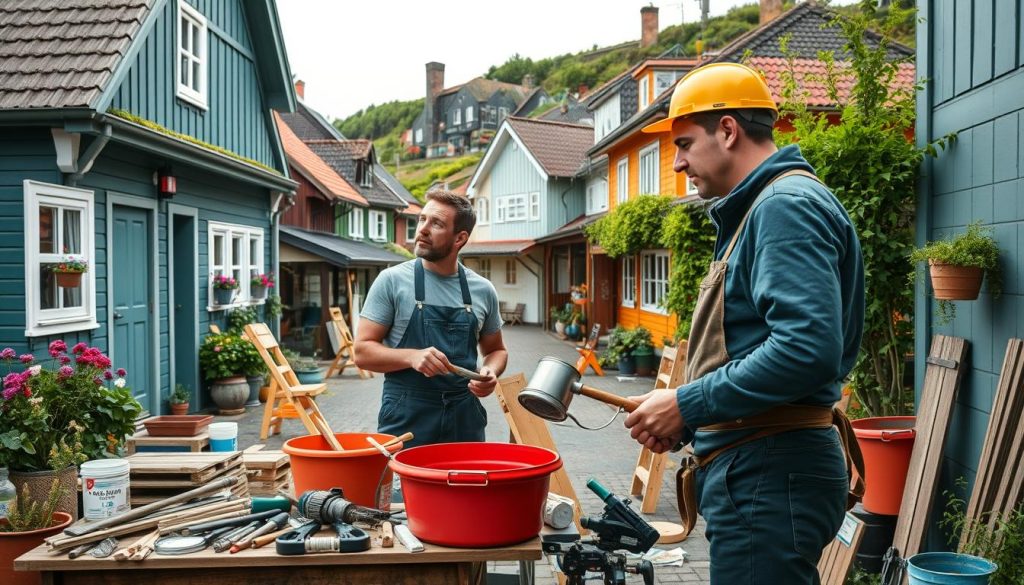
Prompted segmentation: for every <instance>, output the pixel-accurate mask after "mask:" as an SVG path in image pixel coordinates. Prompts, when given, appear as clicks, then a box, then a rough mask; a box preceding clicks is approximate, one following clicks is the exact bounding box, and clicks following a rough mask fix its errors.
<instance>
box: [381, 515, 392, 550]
mask: <svg viewBox="0 0 1024 585" xmlns="http://www.w3.org/2000/svg"><path fill="white" fill-rule="evenodd" d="M393 546H395V530H394V529H393V528H392V527H391V523H390V522H388V521H387V520H385V521H384V522H383V523H382V524H381V525H380V547H381V548H391V547H393Z"/></svg>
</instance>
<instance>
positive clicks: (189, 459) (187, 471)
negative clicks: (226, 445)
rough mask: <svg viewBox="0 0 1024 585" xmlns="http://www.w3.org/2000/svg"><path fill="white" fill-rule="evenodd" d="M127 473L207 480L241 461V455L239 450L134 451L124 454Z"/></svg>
mask: <svg viewBox="0 0 1024 585" xmlns="http://www.w3.org/2000/svg"><path fill="white" fill-rule="evenodd" d="M127 459H128V462H129V467H130V472H129V473H130V476H131V477H132V479H133V480H134V479H135V478H136V477H138V478H140V479H152V478H151V477H149V476H153V475H163V476H168V475H171V476H177V477H178V478H180V477H182V476H187V477H188V478H189V479H190V480H192V481H194V482H198V483H203V482H206V481H209V479H210V478H212V477H215V476H216V475H218V474H220V473H222V472H224V471H226V470H229V469H233V468H235V467H238V466H240V465H241V463H242V454H241V453H240V452H238V451H230V452H217V453H136V454H134V455H130V456H129V457H127Z"/></svg>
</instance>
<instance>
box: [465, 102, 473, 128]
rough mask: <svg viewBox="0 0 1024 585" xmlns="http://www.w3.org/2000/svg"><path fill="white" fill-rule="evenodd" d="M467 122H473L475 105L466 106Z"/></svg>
mask: <svg viewBox="0 0 1024 585" xmlns="http://www.w3.org/2000/svg"><path fill="white" fill-rule="evenodd" d="M466 123H467V124H472V123H473V106H466Z"/></svg>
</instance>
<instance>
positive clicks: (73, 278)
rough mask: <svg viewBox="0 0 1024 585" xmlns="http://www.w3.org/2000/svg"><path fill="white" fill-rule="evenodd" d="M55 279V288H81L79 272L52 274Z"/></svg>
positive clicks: (80, 274)
mask: <svg viewBox="0 0 1024 585" xmlns="http://www.w3.org/2000/svg"><path fill="white" fill-rule="evenodd" d="M53 275H54V277H55V278H56V279H57V286H59V287H61V288H78V287H80V286H82V273H81V272H54V273H53Z"/></svg>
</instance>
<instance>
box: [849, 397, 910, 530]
mask: <svg viewBox="0 0 1024 585" xmlns="http://www.w3.org/2000/svg"><path fill="white" fill-rule="evenodd" d="M915 420H916V419H915V418H914V417H912V416H880V417H875V418H862V419H858V420H853V421H850V424H851V425H852V426H853V433H854V435H856V436H857V443H859V444H860V450H861V452H862V453H863V454H864V475H865V476H866V477H865V478H864V482H865V489H864V502H863V504H864V509H865V510H867V511H868V512H871V513H872V514H886V515H890V516H895V515H897V514H899V513H900V504H901V503H902V502H903V486H904V484H906V483H907V469H908V468H909V467H910V455H911V453H912V452H913V450H914V436H915V432H914V421H915Z"/></svg>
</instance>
